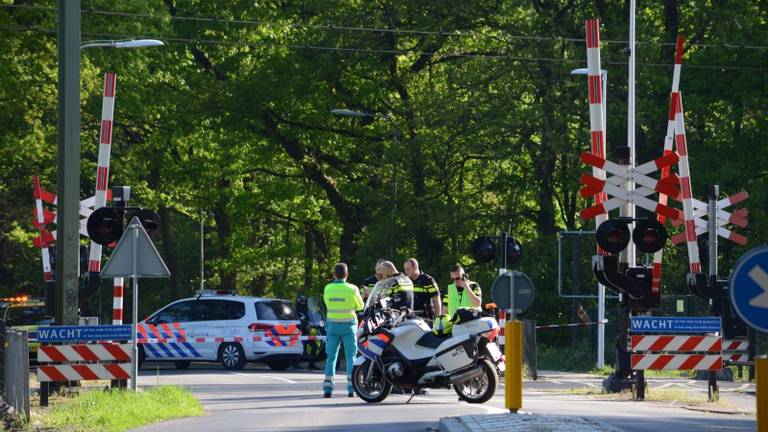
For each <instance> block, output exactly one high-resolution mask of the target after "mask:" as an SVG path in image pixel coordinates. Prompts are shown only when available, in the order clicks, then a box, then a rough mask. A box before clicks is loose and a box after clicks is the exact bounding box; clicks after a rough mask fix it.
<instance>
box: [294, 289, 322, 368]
mask: <svg viewBox="0 0 768 432" xmlns="http://www.w3.org/2000/svg"><path fill="white" fill-rule="evenodd" d="M320 304H321V302H320V301H319V300H318V298H317V297H305V296H303V295H300V296H299V297H298V298H297V299H296V311H297V312H298V314H299V320H300V321H301V332H302V334H303V335H304V336H325V334H326V330H325V316H324V315H323V312H322V309H321V307H320ZM325 358H326V353H325V341H324V340H321V339H316V340H313V341H309V340H308V341H304V352H303V353H302V356H301V360H302V361H306V362H310V365H313V364H314V363H315V362H320V361H323V360H325Z"/></svg>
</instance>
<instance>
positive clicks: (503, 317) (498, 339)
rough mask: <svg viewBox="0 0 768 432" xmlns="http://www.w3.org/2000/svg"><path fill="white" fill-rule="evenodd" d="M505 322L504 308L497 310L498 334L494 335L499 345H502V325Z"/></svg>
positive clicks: (505, 312) (503, 325) (504, 324)
mask: <svg viewBox="0 0 768 432" xmlns="http://www.w3.org/2000/svg"><path fill="white" fill-rule="evenodd" d="M506 324H507V311H505V310H503V309H502V310H499V335H498V336H497V337H496V340H497V342H498V343H499V345H504V340H505V337H504V336H505V333H506V331H505V330H504V327H505V326H506Z"/></svg>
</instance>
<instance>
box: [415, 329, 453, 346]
mask: <svg viewBox="0 0 768 432" xmlns="http://www.w3.org/2000/svg"><path fill="white" fill-rule="evenodd" d="M450 337H451V335H449V334H448V335H443V336H438V335H436V334H434V333H432V332H428V333H424V336H422V337H420V338H419V340H418V341H416V345H419V346H423V347H426V348H437V347H439V346H440V344H441V343H443V341H445V340H446V339H448V338H450Z"/></svg>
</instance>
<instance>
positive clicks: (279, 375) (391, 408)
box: [135, 363, 755, 432]
mask: <svg viewBox="0 0 768 432" xmlns="http://www.w3.org/2000/svg"><path fill="white" fill-rule="evenodd" d="M140 375H141V376H140V379H139V385H140V386H142V387H144V386H154V385H158V384H177V385H182V386H185V387H188V388H189V389H191V390H192V392H193V393H194V394H195V395H196V396H197V397H198V399H199V400H200V401H201V402H202V404H203V405H204V407H205V410H206V412H207V415H206V416H204V417H196V418H188V419H179V420H171V421H167V422H163V423H159V424H156V425H151V426H147V427H143V428H138V429H135V430H136V431H168V430H178V431H184V432H195V431H201V432H202V431H205V432H208V431H213V430H227V431H365V432H374V431H386V432H395V431H421V432H423V431H429V430H436V428H437V423H438V421H439V419H440V418H441V417H448V416H459V415H464V414H482V413H502V412H506V410H505V409H504V392H503V386H500V388H499V389H498V391H497V394H496V396H495V397H494V398H493V399H492V400H491V401H489V402H487V403H485V404H479V405H473V404H468V403H465V402H460V401H458V398H457V397H456V395H455V393H454V392H453V391H451V390H432V391H431V392H430V394H428V395H424V396H417V397H415V398H414V399H413V400H412V401H411V403H410V404H407V405H406V404H405V402H406V401H407V400H408V397H406V396H403V395H391V396H390V397H389V398H387V399H386V400H385V401H384V402H382V403H379V404H367V403H365V402H363V401H361V400H360V399H358V398H348V397H347V395H346V391H345V389H346V383H345V380H344V377H343V375H337V389H339V390H340V391H337V393H336V394H334V397H333V398H331V399H324V398H323V397H322V380H323V374H322V372H320V371H303V370H289V371H285V372H273V371H270V370H269V369H267V368H266V367H264V366H262V365H260V364H249V365H247V367H246V368H245V369H243V370H242V371H239V372H229V371H224V370H223V369H222V368H221V366H220V365H215V364H203V363H201V364H193V365H192V366H191V367H190V369H188V370H183V371H182V370H176V369H174V368H173V366H172V365H168V364H164V363H147V364H146V365H145V366H144V367H143V369H142V371H141V374H140ZM649 381H650V382H649V385H650V387H651V388H657V387H661V388H681V389H685V390H686V391H689V392H693V393H695V392H703V393H704V394H706V389H707V387H706V386H707V384H706V382H705V381H692V380H682V379H653V380H649ZM600 382H601V379H600V378H598V377H592V376H588V375H577V374H553V373H549V374H543V377H542V379H540V380H538V381H526V382H525V383H524V394H523V409H524V410H525V411H529V412H532V413H533V414H553V415H574V416H583V417H590V418H595V419H599V420H601V421H603V422H605V423H608V424H610V425H612V426H615V427H618V428H621V429H624V430H626V431H638V432H640V431H649V432H650V431H653V432H659V430H667V431H675V432H677V431H692V432H693V431H708V430H713V431H714V430H717V431H753V430H755V420H754V416H747V415H743V414H727V415H724V414H714V413H710V412H701V411H693V410H690V409H684V408H681V407H678V406H675V404H673V403H672V402H636V401H625V400H596V399H594V398H591V397H589V396H578V395H567V394H564V392H567V390H568V389H571V388H581V387H598V388H599V387H600ZM750 389H751V390H752V391H754V385H752V384H749V385H745V384H743V383H721V392H722V394H723V398H724V399H727V401H728V402H729V404H731V405H734V406H736V407H739V408H742V409H751V410H754V396H750V395H748V394H743V393H742V392H743V391H744V390H746V391H749V390H750Z"/></svg>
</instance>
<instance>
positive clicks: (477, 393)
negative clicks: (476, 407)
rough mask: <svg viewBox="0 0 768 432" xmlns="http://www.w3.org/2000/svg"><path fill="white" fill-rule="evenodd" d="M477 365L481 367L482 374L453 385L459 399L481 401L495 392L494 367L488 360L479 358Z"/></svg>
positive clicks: (472, 401) (496, 378)
mask: <svg viewBox="0 0 768 432" xmlns="http://www.w3.org/2000/svg"><path fill="white" fill-rule="evenodd" d="M479 365H480V367H481V368H482V369H483V375H481V376H480V377H479V378H474V379H471V380H469V381H467V382H463V383H461V384H454V385H453V390H454V391H455V392H456V394H457V395H459V399H461V400H463V401H466V402H469V403H483V402H487V401H488V400H489V399H491V398H492V397H493V395H494V394H495V393H496V386H497V385H498V383H499V376H498V375H497V374H496V367H495V366H494V365H493V364H491V362H489V361H488V360H481V361H480V363H479Z"/></svg>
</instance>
